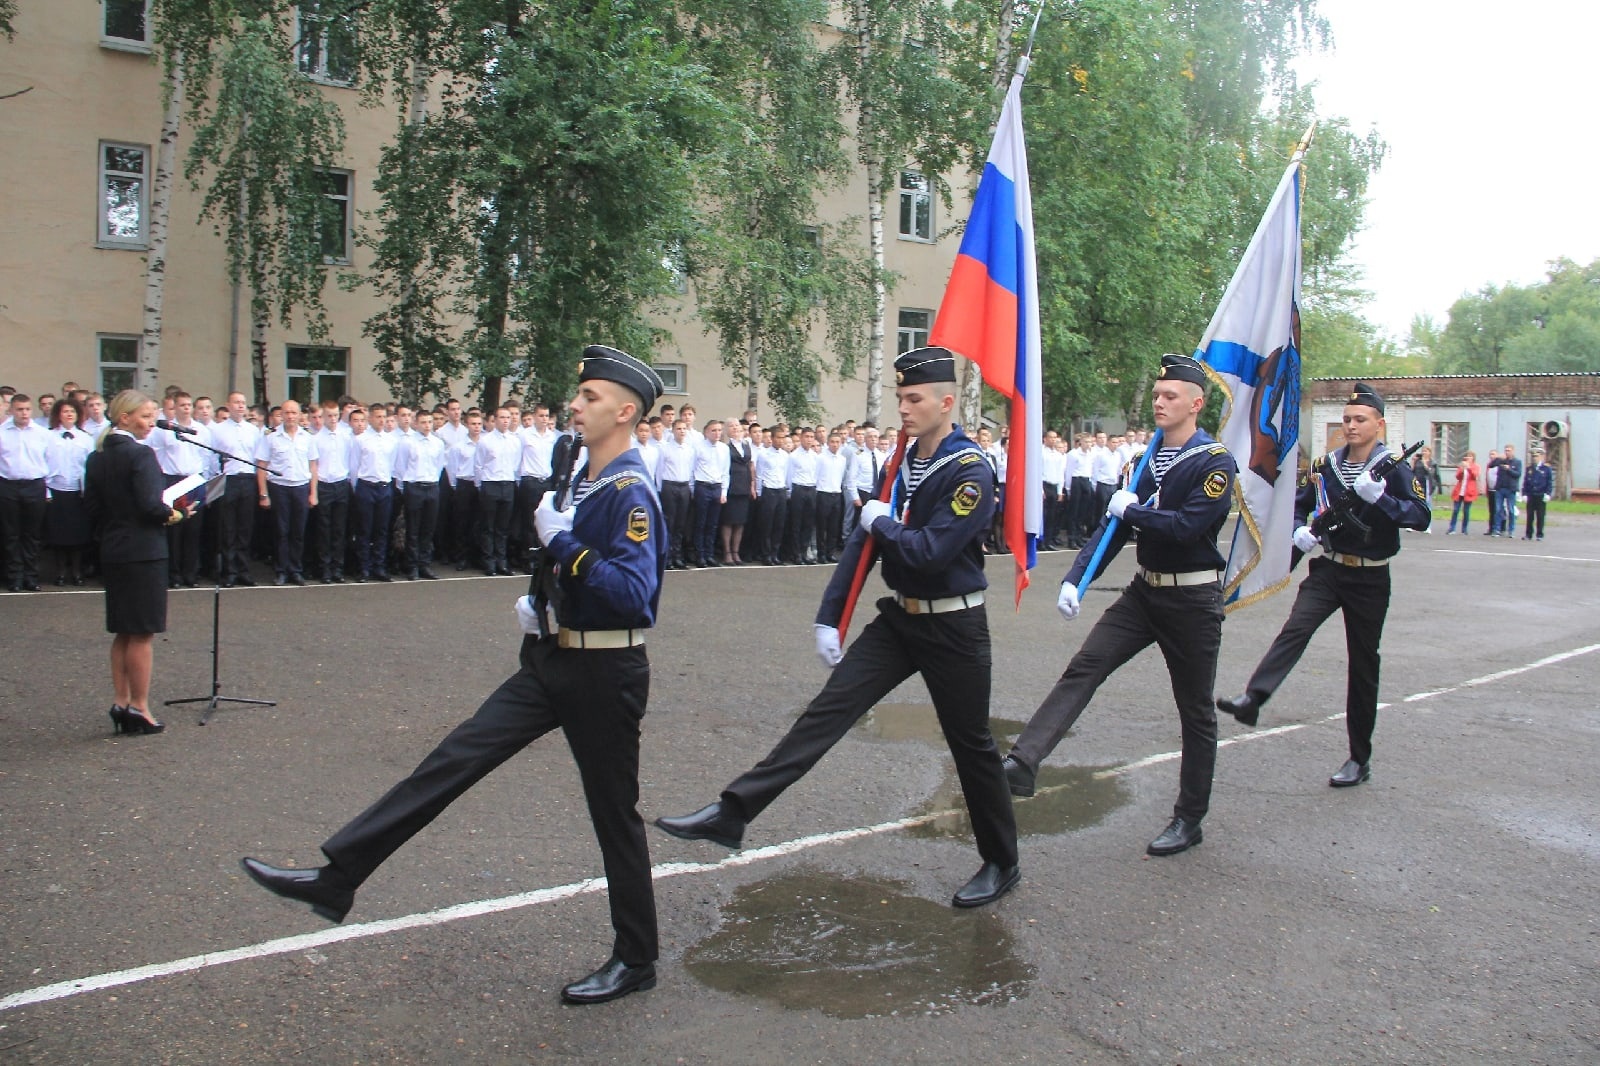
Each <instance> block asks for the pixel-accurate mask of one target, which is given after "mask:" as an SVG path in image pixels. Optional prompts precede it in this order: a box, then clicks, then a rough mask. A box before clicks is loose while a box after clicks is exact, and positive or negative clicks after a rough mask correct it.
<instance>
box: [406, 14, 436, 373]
mask: <svg viewBox="0 0 1600 1066" xmlns="http://www.w3.org/2000/svg"><path fill="white" fill-rule="evenodd" d="M432 73H433V70H432V67H431V66H430V65H429V63H428V39H427V37H426V35H424V36H421V37H418V38H417V45H416V50H415V51H414V52H413V53H412V57H411V106H410V109H409V111H408V112H407V114H406V130H407V133H408V134H409V139H408V141H407V149H406V154H405V156H404V157H403V158H402V159H401V160H400V166H401V168H402V170H404V171H406V172H408V173H409V171H410V170H411V169H412V165H413V162H414V159H415V155H416V138H417V136H418V131H419V129H420V127H421V126H422V124H423V123H424V122H426V121H427V119H428V79H429V77H431V76H432ZM403 184H406V187H407V189H408V190H409V188H410V186H409V184H408V183H403ZM416 302H417V281H416V264H415V263H412V264H411V266H410V269H409V270H408V271H407V273H406V277H405V280H404V281H402V282H401V283H400V382H401V391H402V392H403V393H405V399H406V402H408V403H413V404H417V403H421V402H422V388H421V386H420V384H419V382H420V380H421V377H422V374H421V372H420V363H421V356H420V354H419V353H418V352H417V350H416V348H417V342H416V337H417V312H416Z"/></svg>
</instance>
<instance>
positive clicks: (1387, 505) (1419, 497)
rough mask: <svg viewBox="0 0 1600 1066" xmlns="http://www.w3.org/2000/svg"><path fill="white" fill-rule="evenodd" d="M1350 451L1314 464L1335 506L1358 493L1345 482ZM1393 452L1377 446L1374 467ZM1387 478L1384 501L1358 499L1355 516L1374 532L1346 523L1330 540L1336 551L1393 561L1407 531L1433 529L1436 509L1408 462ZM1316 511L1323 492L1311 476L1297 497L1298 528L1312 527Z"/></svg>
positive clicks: (1372, 459)
mask: <svg viewBox="0 0 1600 1066" xmlns="http://www.w3.org/2000/svg"><path fill="white" fill-rule="evenodd" d="M1348 450H1349V449H1348V448H1340V449H1339V450H1338V451H1336V452H1334V453H1333V454H1332V455H1331V456H1327V455H1319V456H1317V458H1316V459H1314V460H1313V461H1312V463H1311V473H1313V474H1321V475H1322V484H1323V487H1324V489H1325V490H1326V491H1327V494H1328V506H1330V507H1331V506H1333V505H1334V504H1335V503H1337V502H1338V500H1339V498H1340V497H1342V496H1344V495H1346V494H1347V493H1348V494H1350V495H1354V491H1353V490H1351V489H1347V488H1345V487H1344V482H1342V481H1340V480H1339V463H1340V462H1341V461H1343V459H1344V457H1345V453H1346V452H1347V451H1348ZM1388 451H1389V449H1388V448H1386V447H1385V446H1384V445H1383V444H1381V443H1380V444H1378V445H1376V446H1375V447H1374V448H1373V452H1372V455H1371V456H1369V457H1368V465H1369V466H1370V465H1371V464H1373V463H1376V462H1377V461H1378V460H1379V459H1381V458H1382V457H1383V456H1384V455H1385V454H1387V453H1388ZM1383 480H1384V484H1385V485H1386V486H1387V487H1386V488H1385V489H1384V492H1383V495H1382V496H1379V497H1378V502H1377V503H1367V502H1366V501H1365V500H1360V499H1358V500H1356V504H1355V509H1354V511H1353V512H1352V513H1353V514H1354V515H1355V516H1356V517H1357V518H1359V519H1361V521H1362V522H1364V523H1366V524H1367V525H1368V526H1369V527H1370V528H1371V532H1369V533H1362V532H1361V530H1359V529H1357V528H1356V527H1355V525H1353V524H1352V523H1349V522H1346V523H1345V524H1344V525H1342V526H1340V527H1339V528H1338V529H1336V530H1334V531H1333V534H1332V536H1331V537H1330V538H1329V539H1330V540H1332V542H1333V550H1334V551H1336V552H1341V553H1343V554H1345V555H1359V556H1361V557H1363V558H1366V559H1387V558H1389V557H1390V556H1392V555H1394V554H1396V553H1397V552H1399V551H1400V530H1401V529H1402V528H1404V529H1427V528H1428V523H1429V522H1431V521H1432V520H1433V511H1432V509H1431V508H1430V507H1429V505H1428V503H1427V499H1426V497H1424V496H1423V494H1422V486H1421V485H1420V484H1419V483H1418V478H1417V476H1416V475H1415V474H1413V473H1412V471H1411V468H1410V467H1409V466H1407V465H1406V464H1405V463H1398V464H1396V465H1395V468H1394V469H1393V470H1391V471H1389V474H1388V476H1387V477H1385V478H1384V479H1383ZM1316 507H1317V489H1316V486H1315V484H1313V483H1312V481H1311V479H1310V478H1307V479H1306V483H1305V484H1304V485H1302V486H1301V487H1300V491H1299V492H1298V493H1297V494H1296V495H1295V498H1294V521H1295V525H1296V526H1303V525H1306V524H1307V523H1309V522H1310V521H1311V515H1312V512H1313V511H1315V510H1316Z"/></svg>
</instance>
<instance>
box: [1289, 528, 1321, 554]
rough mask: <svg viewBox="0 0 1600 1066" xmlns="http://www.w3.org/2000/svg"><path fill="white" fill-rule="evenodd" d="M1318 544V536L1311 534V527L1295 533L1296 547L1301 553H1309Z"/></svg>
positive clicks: (1300, 529)
mask: <svg viewBox="0 0 1600 1066" xmlns="http://www.w3.org/2000/svg"><path fill="white" fill-rule="evenodd" d="M1317 544H1318V541H1317V535H1316V534H1315V533H1313V532H1311V527H1310V526H1301V527H1300V528H1299V529H1297V530H1295V531H1294V546H1295V547H1296V548H1299V549H1300V550H1301V551H1303V552H1307V553H1309V552H1310V551H1311V549H1312V548H1315V547H1316V546H1317Z"/></svg>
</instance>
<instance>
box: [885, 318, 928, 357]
mask: <svg viewBox="0 0 1600 1066" xmlns="http://www.w3.org/2000/svg"><path fill="white" fill-rule="evenodd" d="M931 329H933V312H932V311H917V310H913V309H912V308H908V307H902V308H901V309H900V327H899V329H898V330H896V332H895V341H894V353H895V354H896V355H904V354H906V353H907V352H909V351H910V350H911V349H913V348H926V347H927V346H928V331H929V330H931Z"/></svg>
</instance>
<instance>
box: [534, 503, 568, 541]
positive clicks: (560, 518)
mask: <svg viewBox="0 0 1600 1066" xmlns="http://www.w3.org/2000/svg"><path fill="white" fill-rule="evenodd" d="M555 499H556V494H555V493H553V492H547V493H545V494H544V498H543V499H541V500H540V501H539V509H538V510H536V511H534V512H533V528H534V529H536V530H538V532H539V543H540V544H549V543H550V539H551V538H552V537H554V536H555V535H556V534H557V533H565V532H567V531H568V530H570V529H571V528H572V516H573V509H572V508H571V507H568V508H567V509H566V510H565V511H558V510H556V508H555Z"/></svg>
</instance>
